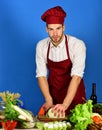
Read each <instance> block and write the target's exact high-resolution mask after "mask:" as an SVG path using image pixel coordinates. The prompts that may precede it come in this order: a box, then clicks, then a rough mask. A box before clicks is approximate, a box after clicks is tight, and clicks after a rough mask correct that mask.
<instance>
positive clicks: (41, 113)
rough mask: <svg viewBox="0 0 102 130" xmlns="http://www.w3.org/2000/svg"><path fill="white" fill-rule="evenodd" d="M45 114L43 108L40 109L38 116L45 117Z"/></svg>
mask: <svg viewBox="0 0 102 130" xmlns="http://www.w3.org/2000/svg"><path fill="white" fill-rule="evenodd" d="M44 114H45V110H44V108H43V106H42V107H41V108H40V110H39V112H38V115H44Z"/></svg>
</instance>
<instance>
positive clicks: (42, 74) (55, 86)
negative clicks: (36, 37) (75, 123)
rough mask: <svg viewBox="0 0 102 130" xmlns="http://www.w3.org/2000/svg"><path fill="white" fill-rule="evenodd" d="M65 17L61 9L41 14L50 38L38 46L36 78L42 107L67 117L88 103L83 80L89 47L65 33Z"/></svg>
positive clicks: (49, 10)
mask: <svg viewBox="0 0 102 130" xmlns="http://www.w3.org/2000/svg"><path fill="white" fill-rule="evenodd" d="M65 17H66V12H65V11H64V10H63V8H62V7H60V6H55V7H52V8H50V9H48V10H47V11H45V12H44V13H43V14H42V16H41V19H42V20H43V21H44V22H45V23H46V32H47V33H48V37H47V38H44V39H42V40H40V41H39V42H38V43H37V47H36V77H37V79H38V84H39V87H40V89H41V92H42V94H43V96H44V99H45V103H44V104H43V108H44V110H45V111H47V110H48V109H49V108H50V107H52V106H53V109H52V111H53V112H54V114H55V115H56V114H58V115H60V114H62V115H64V114H67V115H68V114H69V113H70V110H71V109H73V108H74V107H75V106H76V105H77V104H79V103H84V102H85V100H86V94H85V86H84V81H83V75H84V69H85V59H86V46H85V43H84V42H83V41H82V40H80V39H78V38H76V37H74V36H71V35H68V34H65V33H64V31H65V25H64V20H65Z"/></svg>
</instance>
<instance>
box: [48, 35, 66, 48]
mask: <svg viewBox="0 0 102 130" xmlns="http://www.w3.org/2000/svg"><path fill="white" fill-rule="evenodd" d="M64 45H65V36H64V38H63V40H62V42H61V43H60V44H59V45H58V46H57V47H60V48H62V47H63V46H64ZM50 47H55V46H54V45H53V44H52V42H50Z"/></svg>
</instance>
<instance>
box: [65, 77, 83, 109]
mask: <svg viewBox="0 0 102 130" xmlns="http://www.w3.org/2000/svg"><path fill="white" fill-rule="evenodd" d="M80 82H81V77H79V76H72V79H71V81H70V84H69V87H68V90H67V95H66V97H65V99H64V101H63V104H64V105H65V106H66V108H68V107H69V106H70V104H71V102H72V100H73V99H74V97H75V94H76V92H77V89H78V86H79V84H80Z"/></svg>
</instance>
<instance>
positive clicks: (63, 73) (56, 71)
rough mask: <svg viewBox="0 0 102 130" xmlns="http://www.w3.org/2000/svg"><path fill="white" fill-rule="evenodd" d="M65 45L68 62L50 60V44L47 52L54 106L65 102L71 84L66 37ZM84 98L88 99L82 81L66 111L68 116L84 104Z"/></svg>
mask: <svg viewBox="0 0 102 130" xmlns="http://www.w3.org/2000/svg"><path fill="white" fill-rule="evenodd" d="M65 44H66V53H67V56H68V59H66V60H63V61H60V62H53V61H51V60H50V59H49V51H50V43H49V46H48V51H47V66H48V70H49V76H48V83H49V90H50V93H51V96H52V98H53V103H54V104H57V103H58V104H60V103H63V100H64V98H65V96H66V94H67V90H68V86H69V83H70V81H71V76H70V74H71V68H72V63H71V60H70V56H69V51H68V41H67V37H66V36H65ZM83 98H84V99H86V95H85V87H84V83H83V79H82V80H81V83H80V85H79V87H78V90H77V93H76V95H75V97H74V99H73V101H72V103H71V105H70V106H69V108H68V109H67V110H66V114H69V113H70V109H73V108H74V107H75V105H77V104H79V103H84V102H85V100H83Z"/></svg>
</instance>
